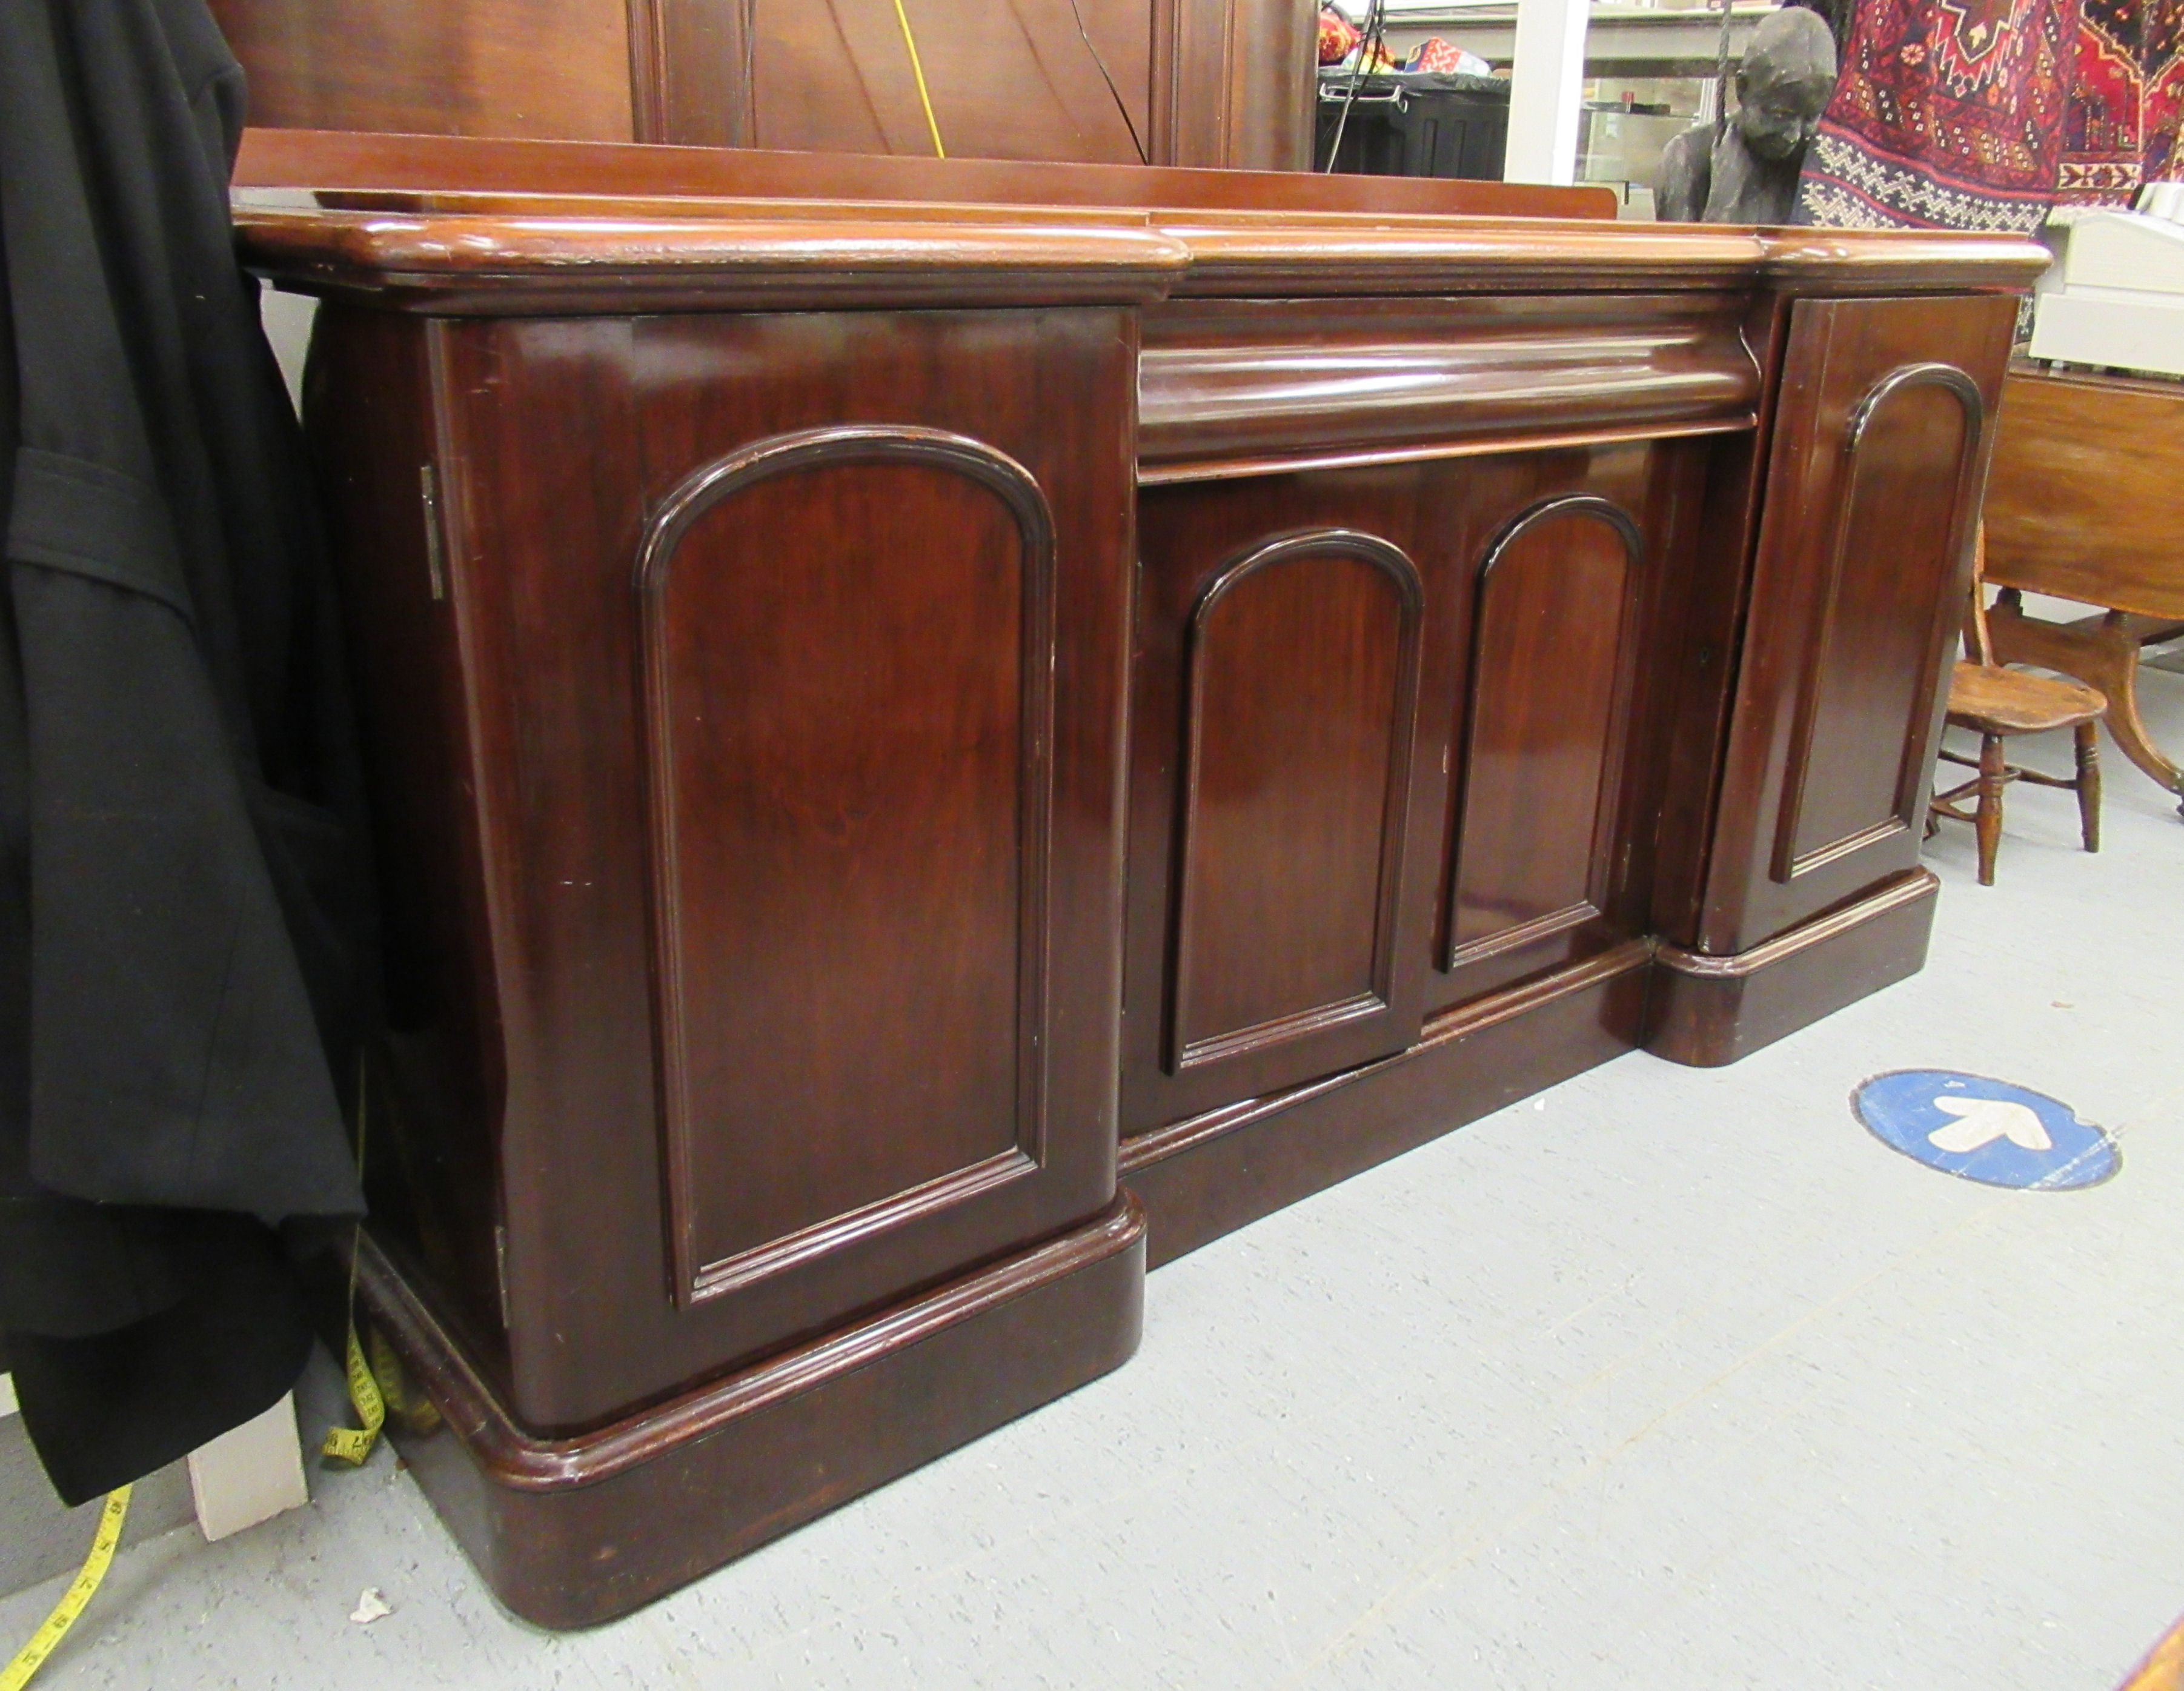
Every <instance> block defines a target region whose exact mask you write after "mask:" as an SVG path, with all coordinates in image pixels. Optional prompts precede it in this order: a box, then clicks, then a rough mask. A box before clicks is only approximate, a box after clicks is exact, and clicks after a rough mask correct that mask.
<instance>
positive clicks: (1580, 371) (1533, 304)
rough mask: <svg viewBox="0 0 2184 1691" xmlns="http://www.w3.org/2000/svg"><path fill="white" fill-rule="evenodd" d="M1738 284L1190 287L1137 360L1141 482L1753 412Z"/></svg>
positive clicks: (1524, 442) (1708, 424) (1442, 452)
mask: <svg viewBox="0 0 2184 1691" xmlns="http://www.w3.org/2000/svg"><path fill="white" fill-rule="evenodd" d="M1742 318H1743V312H1742V310H1741V301H1740V300H1739V299H1737V298H1736V297H1735V296H1730V297H1728V298H1724V297H1723V296H1720V295H1716V294H1707V293H1702V294H1697V295H1691V294H1685V295H1680V296H1679V295H1650V296H1649V295H1643V294H1640V295H1630V294H1622V295H1613V296H1609V297H1606V298H1602V297H1600V296H1597V295H1595V296H1585V295H1576V296H1562V297H1550V298H1546V299H1438V300H1434V301H1431V302H1429V303H1428V302H1421V303H1418V304H1388V303H1386V302H1383V301H1379V300H1325V301H1307V300H1253V301H1234V302H1227V301H1222V302H1217V301H1212V300H1190V301H1177V302H1174V303H1172V304H1168V305H1166V306H1163V307H1162V308H1159V309H1157V310H1153V311H1151V312H1149V313H1148V314H1147V315H1146V322H1145V346H1144V350H1143V351H1142V353H1141V354H1139V365H1138V370H1139V377H1138V407H1139V410H1138V416H1139V436H1138V439H1139V448H1138V456H1139V472H1138V479H1139V482H1141V483H1148V484H1151V483H1162V482H1170V481H1195V480H1200V479H1203V478H1205V477H1208V476H1242V475H1262V474H1266V473H1268V472H1275V471H1280V470H1293V469H1307V468H1327V467H1334V466H1348V465H1351V464H1358V463H1388V462H1401V461H1405V460H1417V459H1422V458H1440V457H1455V456H1461V455H1468V454H1473V453H1478V452H1506V451H1511V450H1517V449H1532V448H1536V447H1537V446H1539V445H1540V444H1543V443H1544V444H1558V443H1560V442H1562V441H1564V440H1574V439H1577V438H1582V439H1584V440H1585V442H1587V443H1588V444H1591V443H1592V442H1595V441H1597V440H1600V439H1603V438H1634V439H1645V440H1658V439H1664V438H1670V437H1673V436H1676V435H1680V434H1693V433H1726V432H1730V431H1733V430H1737V429H1747V428H1751V427H1754V426H1755V423H1756V421H1757V407H1758V402H1759V370H1758V365H1757V364H1756V363H1755V362H1754V361H1753V359H1752V353H1751V350H1750V349H1748V348H1747V346H1746V345H1745V343H1744V338H1743V334H1742Z"/></svg>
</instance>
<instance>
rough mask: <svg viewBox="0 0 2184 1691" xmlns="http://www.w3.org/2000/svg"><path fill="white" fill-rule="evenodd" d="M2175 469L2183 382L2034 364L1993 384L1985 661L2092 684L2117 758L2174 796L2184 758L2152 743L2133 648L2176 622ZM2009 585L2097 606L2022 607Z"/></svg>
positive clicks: (2182, 439) (2183, 441) (2181, 464)
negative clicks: (1989, 629)
mask: <svg viewBox="0 0 2184 1691" xmlns="http://www.w3.org/2000/svg"><path fill="white" fill-rule="evenodd" d="M2181 471H2184V384H2180V383H2177V382H2163V381H2154V380H2148V379H2142V378H2137V377H2120V376H2094V375H2088V374H2084V373H2078V372H2072V373H2064V372H2060V371H2043V370H2042V369H2040V368H2038V367H2037V366H2018V367H2017V368H2014V369H2013V370H2012V371H2010V373H2009V379H2008V380H2007V381H2006V382H2004V383H2003V402H2002V416H2001V421H2000V427H1999V430H1998V434H1997V440H1996V444H1995V452H1994V472H1993V474H1992V477H1991V478H1990V480H1989V483H1988V487H1987V500H1986V528H1987V576H1988V579H1989V580H1991V581H1992V582H1994V583H1997V585H1999V586H2001V587H2002V588H2003V589H2004V591H2003V596H2002V603H2001V604H2000V605H1999V606H1997V608H1996V610H1995V612H1994V615H1993V617H1992V623H1993V636H1994V641H1995V650H1996V654H1997V660H1998V661H2001V662H2003V663H2022V664H2034V665H2036V666H2038V667H2041V668H2043V669H2055V670H2059V671H2061V672H2063V673H2064V674H2066V675H2072V676H2075V677H2076V678H2078V679H2079V680H2081V681H2082V682H2085V683H2086V684H2088V685H2090V686H2092V688H2094V689H2097V690H2098V692H2100V693H2101V695H2103V697H2104V698H2105V699H2106V700H2108V711H2107V715H2106V721H2107V723H2108V725H2109V733H2111V734H2114V736H2115V740H2116V744H2117V745H2118V746H2119V747H2120V749H2121V751H2123V754H2124V756H2126V757H2128V758H2130V759H2131V762H2133V763H2135V764H2137V766H2138V767H2140V768H2141V769H2142V770H2143V771H2145V773H2147V774H2148V775H2149V776H2151V777H2152V778H2153V779H2154V780H2155V781H2157V782H2159V784H2161V785H2163V786H2165V787H2166V788H2168V789H2169V790H2170V791H2171V792H2173V793H2176V794H2178V795H2184V767H2180V766H2179V765H2178V764H2177V762H2176V760H2175V759H2174V758H2172V757H2170V756H2169V755H2168V754H2167V753H2165V751H2162V750H2161V749H2160V748H2159V746H2157V745H2154V744H2153V739H2152V738H2151V737H2150V736H2149V734H2148V732H2147V728H2146V723H2145V721H2144V719H2143V718H2142V717H2141V716H2140V714H2139V710H2138V661H2139V652H2140V649H2141V648H2142V646H2144V645H2147V644H2148V642H2151V641H2154V640H2161V639H2174V638H2176V635H2177V634H2179V633H2184V532H2180V530H2179V527H2178V525H2177V522H2176V516H2175V506H2176V479H2177V476H2178V474H2179V473H2180V472H2181ZM2021 592H2032V593H2045V594H2054V595H2055V596H2056V597H2058V598H2061V599H2074V600H2078V601H2079V602H2080V603H2081V604H2086V605H2094V606H2101V607H2102V614H2101V615H2099V616H2096V617H2086V618H2082V619H2080V620H2077V621H2075V622H2055V621H2053V620H2052V619H2050V618H2048V617H2034V616H2032V615H2031V614H2030V613H2028V612H2027V611H2025V608H2024V606H2023V603H2022V601H2021V596H2020V595H2021ZM2180 808H2184V805H2180Z"/></svg>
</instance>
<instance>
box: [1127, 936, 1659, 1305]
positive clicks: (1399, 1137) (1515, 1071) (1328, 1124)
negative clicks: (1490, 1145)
mask: <svg viewBox="0 0 2184 1691" xmlns="http://www.w3.org/2000/svg"><path fill="white" fill-rule="evenodd" d="M1651 966H1652V951H1651V948H1650V947H1649V946H1648V945H1647V944H1646V941H1645V940H1630V941H1627V942H1626V943H1624V944H1623V945H1620V946H1616V947H1614V948H1613V950H1610V951H1607V952H1602V953H1600V954H1599V955H1598V956H1596V957H1590V958H1588V959H1586V960H1585V962H1583V963H1577V964H1574V965H1573V966H1571V967H1569V968H1565V969H1562V970H1558V971H1557V972H1556V973H1554V974H1549V975H1546V976H1543V977H1541V979H1536V980H1532V981H1528V982H1526V983H1524V985H1520V986H1516V987H1513V988H1511V989H1509V990H1508V991H1503V992H1497V993H1495V994H1493V995H1491V996H1488V997H1485V998H1483V999H1480V1000H1479V1001H1478V1002H1475V1003H1471V1004H1466V1005H1463V1006H1460V1007H1457V1009H1454V1010H1451V1011H1450V1012H1449V1013H1446V1015H1443V1016H1440V1017H1439V1018H1437V1019H1435V1020H1434V1021H1432V1022H1429V1023H1428V1024H1427V1026H1426V1031H1425V1036H1424V1039H1422V1040H1421V1041H1419V1042H1418V1044H1416V1045H1414V1046H1412V1047H1410V1049H1409V1050H1407V1051H1404V1052H1399V1053H1398V1054H1397V1055H1396V1056H1394V1057H1390V1058H1383V1059H1381V1060H1380V1061H1379V1062H1377V1063H1366V1064H1364V1065H1363V1066H1362V1067H1360V1068H1357V1069H1350V1070H1348V1071H1346V1072H1345V1073H1343V1074H1335V1075H1332V1076H1330V1077H1329V1078H1328V1079H1326V1080H1315V1081H1312V1082H1310V1083H1308V1084H1307V1085H1301V1086H1295V1087H1291V1088H1290V1089H1289V1090H1287V1091H1282V1092H1278V1093H1275V1094H1273V1095H1272V1096H1270V1097H1262V1098H1255V1099H1252V1100H1251V1101H1250V1102H1246V1103H1242V1104H1236V1105H1232V1106H1229V1107H1228V1108H1223V1109H1217V1110H1210V1111H1208V1112H1206V1113H1205V1114H1203V1115H1200V1116H1195V1117H1192V1118H1190V1119H1188V1120H1185V1121H1181V1122H1177V1123H1175V1124H1173V1125H1170V1126H1167V1127H1163V1128H1160V1129H1157V1130H1154V1131H1152V1132H1151V1133H1145V1134H1141V1135H1139V1136H1137V1137H1136V1138H1134V1139H1130V1140H1126V1141H1124V1142H1123V1154H1122V1178H1123V1182H1124V1186H1125V1190H1127V1191H1128V1192H1131V1193H1132V1194H1134V1196H1135V1197H1137V1199H1138V1201H1139V1203H1142V1204H1144V1206H1145V1214H1146V1217H1147V1222H1148V1228H1149V1231H1150V1243H1151V1262H1152V1264H1153V1266H1155V1267H1157V1266H1159V1265H1160V1264H1162V1263H1165V1262H1172V1261H1173V1260H1174V1259H1175V1258H1178V1257H1179V1256H1182V1255H1184V1254H1185V1253H1188V1252H1190V1251H1195V1250H1196V1249H1197V1248H1198V1247H1200V1246H1201V1245H1204V1244H1207V1243H1209V1242H1212V1241H1213V1240H1215V1239H1217V1238H1219V1237H1220V1236H1222V1235H1223V1234H1224V1233H1230V1232H1234V1231H1235V1230H1236V1229H1237V1228H1239V1227H1242V1226H1244V1225H1247V1224H1248V1223H1251V1222H1253V1221H1256V1220H1257V1219H1259V1218H1260V1217H1262V1216H1264V1215H1270V1214H1273V1212H1274V1211H1275V1210H1278V1209H1280V1208H1284V1206H1286V1205H1288V1204H1291V1203H1296V1202H1297V1201H1298V1200H1299V1199H1300V1198H1303V1197H1308V1196H1310V1195H1311V1194H1312V1193H1313V1192H1319V1191H1321V1190H1323V1188H1325V1187H1328V1186H1333V1185H1334V1184H1335V1183H1336V1182H1337V1181H1339V1180H1347V1179H1348V1178H1349V1177H1350V1176H1351V1175H1355V1174H1358V1173H1360V1172H1362V1170H1364V1169H1369V1168H1371V1167H1373V1165H1374V1164H1378V1163H1383V1162H1385V1161H1386V1160H1387V1159H1388V1158H1390V1157H1394V1156H1397V1155H1400V1154H1401V1152H1405V1151H1408V1150H1411V1149H1412V1148H1414V1147H1418V1146H1420V1145H1423V1144H1424V1143H1425V1142H1426V1141H1429V1140H1431V1139H1437V1138H1439V1137H1440V1136H1441V1135H1443V1134H1445V1133H1447V1132H1449V1131H1450V1130H1452V1129H1455V1128H1458V1127H1461V1126H1463V1125H1464V1124H1465V1123H1467V1122H1471V1121H1476V1120H1477V1119H1479V1117H1481V1116H1484V1115H1488V1114H1490V1113H1493V1112H1494V1111H1496V1110H1497V1109H1500V1108H1502V1106H1503V1105H1505V1104H1508V1103H1513V1102H1516V1100H1518V1099H1519V1098H1522V1097H1527V1096H1529V1094H1531V1093H1533V1092H1536V1091H1540V1090H1541V1088H1542V1087H1546V1086H1552V1085H1554V1084H1555V1083H1556V1082H1557V1081H1558V1080H1567V1079H1568V1078H1569V1077H1570V1076H1571V1075H1573V1074H1580V1073H1582V1072H1583V1071H1584V1070H1585V1069H1591V1068H1593V1067H1595V1066H1596V1065H1597V1064H1600V1063H1605V1062H1607V1061H1608V1060H1609V1059H1610V1058H1615V1057H1619V1056H1621V1055H1622V1054H1623V1053H1624V1052H1626V1051H1630V1050H1632V1049H1634V1048H1635V1046H1637V1045H1638V1043H1639V1041H1640V1039H1641V1035H1642V1034H1643V1031H1644V1024H1645V1011H1646V977H1647V974H1648V971H1649V969H1650V968H1651Z"/></svg>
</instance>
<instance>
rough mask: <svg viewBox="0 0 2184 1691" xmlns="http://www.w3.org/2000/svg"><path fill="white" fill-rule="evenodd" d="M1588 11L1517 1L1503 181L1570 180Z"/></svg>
mask: <svg viewBox="0 0 2184 1691" xmlns="http://www.w3.org/2000/svg"><path fill="white" fill-rule="evenodd" d="M1590 10H1591V0H1517V42H1516V49H1515V62H1514V63H1513V64H1512V65H1511V66H1510V73H1509V147H1508V152H1507V154H1506V156H1505V158H1504V160H1503V163H1502V180H1503V181H1511V182H1569V181H1574V180H1576V176H1577V131H1578V118H1579V115H1580V112H1581V111H1582V109H1583V108H1584V104H1585V25H1586V23H1587V21H1588V18H1589V13H1590Z"/></svg>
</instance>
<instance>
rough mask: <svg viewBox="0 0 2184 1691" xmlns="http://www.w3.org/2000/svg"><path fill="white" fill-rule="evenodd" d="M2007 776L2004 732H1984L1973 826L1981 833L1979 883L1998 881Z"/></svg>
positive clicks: (1992, 883)
mask: <svg viewBox="0 0 2184 1691" xmlns="http://www.w3.org/2000/svg"><path fill="white" fill-rule="evenodd" d="M2006 779H2007V777H2006V775H2005V773H2004V764H2003V756H2002V736H2001V735H2000V734H1981V736H1980V761H1979V811H1978V813H1977V815H1976V816H1975V818H1974V819H1973V824H1972V825H1973V827H1974V828H1975V829H1977V830H1978V833H1979V884H1980V885H1981V886H1992V885H1994V859H1995V854H1996V853H1997V852H1998V851H2001V849H2002V789H2003V783H2004V781H2005V780H2006Z"/></svg>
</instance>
